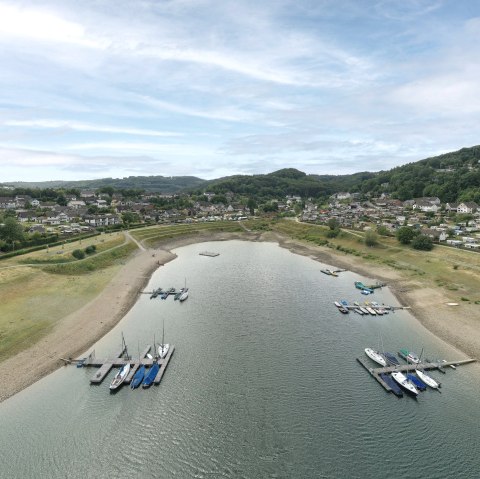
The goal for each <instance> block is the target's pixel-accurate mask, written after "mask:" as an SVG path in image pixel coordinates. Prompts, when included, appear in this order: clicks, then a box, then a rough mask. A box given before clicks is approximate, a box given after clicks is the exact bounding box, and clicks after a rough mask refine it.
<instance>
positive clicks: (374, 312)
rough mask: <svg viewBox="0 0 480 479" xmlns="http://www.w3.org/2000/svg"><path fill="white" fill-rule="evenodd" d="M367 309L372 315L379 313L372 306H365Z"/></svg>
mask: <svg viewBox="0 0 480 479" xmlns="http://www.w3.org/2000/svg"><path fill="white" fill-rule="evenodd" d="M365 309H366V310H367V311H368V312H369V313H370V314H371V315H372V316H376V315H377V312H376V311H375V310H374V309H373V308H370V306H365Z"/></svg>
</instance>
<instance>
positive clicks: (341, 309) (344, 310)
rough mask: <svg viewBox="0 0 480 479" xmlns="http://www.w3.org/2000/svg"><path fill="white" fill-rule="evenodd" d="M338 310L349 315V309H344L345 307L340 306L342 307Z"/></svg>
mask: <svg viewBox="0 0 480 479" xmlns="http://www.w3.org/2000/svg"><path fill="white" fill-rule="evenodd" d="M338 310H339V311H340V312H341V313H342V314H348V313H349V311H348V309H347V308H344V307H343V306H340V307H339V308H338Z"/></svg>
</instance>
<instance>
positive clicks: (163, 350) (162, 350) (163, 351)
mask: <svg viewBox="0 0 480 479" xmlns="http://www.w3.org/2000/svg"><path fill="white" fill-rule="evenodd" d="M169 349H170V345H169V344H168V343H165V321H164V322H163V328H162V343H161V344H159V345H158V355H159V356H160V358H161V359H164V358H165V356H166V355H167V353H168V350H169Z"/></svg>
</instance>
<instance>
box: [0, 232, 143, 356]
mask: <svg viewBox="0 0 480 479" xmlns="http://www.w3.org/2000/svg"><path fill="white" fill-rule="evenodd" d="M91 244H95V246H96V247H97V253H96V254H94V255H92V256H90V257H87V258H85V259H84V260H81V261H78V260H75V259H74V258H73V257H72V256H71V252H72V251H73V250H74V249H77V248H79V249H85V248H86V247H87V246H89V245H91ZM136 249H137V247H136V245H134V244H133V243H125V238H124V235H123V233H114V234H112V235H102V236H99V237H96V238H90V239H89V240H83V241H82V242H75V243H71V244H66V245H64V246H63V247H62V246H57V247H55V248H50V249H49V251H47V250H42V251H36V252H34V253H29V254H28V255H22V256H17V257H14V258H10V259H8V260H5V261H2V262H1V263H0V291H1V297H2V302H1V305H0V361H1V360H3V359H5V358H7V357H9V356H12V355H14V354H16V353H17V352H19V351H21V350H23V349H25V348H27V347H28V346H30V345H31V344H32V343H34V342H36V341H37V340H38V339H40V338H41V337H42V336H43V335H45V334H46V333H48V331H49V330H50V329H51V328H52V327H53V326H54V325H55V323H56V322H57V321H58V320H60V319H61V318H63V317H65V316H66V315H68V314H70V313H71V312H73V311H76V310H77V309H79V308H81V307H82V306H83V305H84V304H86V303H88V302H89V301H90V300H92V299H93V298H94V297H95V296H97V295H98V293H99V292H100V291H101V290H102V289H103V288H104V287H105V286H106V284H107V283H108V282H109V281H110V280H111V278H112V277H113V276H114V275H115V273H116V272H117V271H118V269H119V268H120V267H121V265H122V263H123V262H125V260H126V259H127V258H128V256H130V254H131V253H132V251H134V250H136ZM59 256H62V257H64V259H65V260H67V261H68V262H64V263H58V258H59ZM30 264H33V265H34V266H29V265H30Z"/></svg>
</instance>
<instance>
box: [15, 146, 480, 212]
mask: <svg viewBox="0 0 480 479" xmlns="http://www.w3.org/2000/svg"><path fill="white" fill-rule="evenodd" d="M8 185H12V186H15V187H19V188H78V189H97V188H101V187H106V186H111V187H113V188H115V189H135V190H145V191H150V192H162V193H178V192H181V191H185V192H196V193H200V192H204V191H211V192H212V193H216V194H218V195H222V194H225V193H227V192H232V193H235V194H238V195H241V196H245V197H249V198H255V199H257V200H259V201H268V200H270V199H281V198H285V196H286V195H298V196H301V197H303V198H308V197H312V198H327V197H328V196H330V195H332V194H333V193H338V192H341V191H348V192H350V193H356V192H360V193H363V194H368V195H372V196H379V195H380V194H382V193H389V194H390V195H391V196H392V197H393V198H398V199H400V200H406V199H411V198H419V197H422V196H438V197H439V198H440V199H441V200H442V202H447V201H450V202H456V201H475V202H477V203H479V204H480V146H473V147H470V148H462V149H461V150H458V151H455V152H451V153H446V154H443V155H439V156H435V157H432V158H426V159H424V160H420V161H417V162H415V163H409V164H406V165H403V166H398V167H396V168H393V169H391V170H388V171H380V172H376V173H371V172H361V173H355V174H352V175H320V174H306V173H304V172H302V171H299V170H297V169H295V168H284V169H282V170H278V171H274V172H273V173H268V174H262V175H234V176H228V177H224V178H218V179H215V180H210V181H207V180H202V179H201V178H197V177H195V176H172V177H164V176H130V177H128V178H117V179H115V178H103V179H99V180H82V181H45V182H28V183H27V182H15V183H8Z"/></svg>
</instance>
